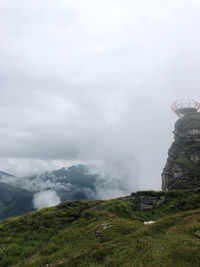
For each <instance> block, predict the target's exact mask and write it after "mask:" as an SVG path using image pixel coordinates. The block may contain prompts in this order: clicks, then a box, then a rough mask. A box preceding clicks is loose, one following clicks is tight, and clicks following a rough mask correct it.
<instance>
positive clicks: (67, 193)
mask: <svg viewBox="0 0 200 267" xmlns="http://www.w3.org/2000/svg"><path fill="white" fill-rule="evenodd" d="M97 179H98V174H90V171H89V167H88V166H85V165H77V166H71V167H69V168H61V169H58V170H54V171H51V172H49V171H47V172H44V173H42V174H40V175H33V176H29V177H17V176H14V175H12V174H9V173H6V172H3V171H0V196H1V197H0V201H1V202H0V219H3V218H7V217H10V216H18V215H22V214H24V213H26V212H29V211H32V210H34V207H33V202H32V201H33V196H34V194H35V193H37V192H43V191H49V190H50V191H51V190H52V191H55V192H56V193H57V195H58V196H59V198H60V201H61V202H64V201H67V200H80V199H82V200H84V199H85V200H86V199H87V200H88V199H95V196H96V186H95V185H96V181H97ZM9 196H10V199H9ZM20 203H21V206H20Z"/></svg>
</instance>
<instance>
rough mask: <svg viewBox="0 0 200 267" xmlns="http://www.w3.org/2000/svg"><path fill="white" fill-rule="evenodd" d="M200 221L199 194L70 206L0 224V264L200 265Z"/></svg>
mask: <svg viewBox="0 0 200 267" xmlns="http://www.w3.org/2000/svg"><path fill="white" fill-rule="evenodd" d="M199 218H200V189H192V190H179V191H169V192H154V191H146V192H137V193H133V194H132V195H130V196H128V197H123V198H118V199H112V200H106V201H100V200H90V201H86V200H85V201H68V202H65V203H62V204H60V205H58V206H56V207H52V208H44V209H42V210H40V211H37V212H35V211H34V212H31V213H28V214H26V215H24V216H21V217H17V218H9V219H7V220H5V221H3V222H0V235H1V250H0V255H1V257H0V265H1V266H38V267H39V266H74V267H75V266H124V267H125V266H173V267H176V266H177V267H178V266H200V254H199V251H200V239H199V238H200V221H199ZM154 221H155V222H154Z"/></svg>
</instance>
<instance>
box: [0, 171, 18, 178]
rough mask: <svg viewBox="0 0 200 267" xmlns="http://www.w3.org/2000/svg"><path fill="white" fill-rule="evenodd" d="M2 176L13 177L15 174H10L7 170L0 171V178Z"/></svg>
mask: <svg viewBox="0 0 200 267" xmlns="http://www.w3.org/2000/svg"><path fill="white" fill-rule="evenodd" d="M2 177H15V176H14V175H12V174H9V173H7V172H2V171H0V178H2Z"/></svg>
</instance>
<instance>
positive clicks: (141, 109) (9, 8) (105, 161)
mask: <svg viewBox="0 0 200 267" xmlns="http://www.w3.org/2000/svg"><path fill="white" fill-rule="evenodd" d="M199 12H200V1H198V0H173V1H172V0H166V1H158V0H141V1H135V0H123V1H122V0H95V1H92V0H68V1H67V0H42V1H40V0H23V1H22V0H18V1H16V0H9V1H7V0H0V59H1V60H0V118H1V119H0V170H2V171H6V172H10V173H13V174H15V175H28V174H32V173H35V172H40V171H44V170H46V169H49V170H50V169H55V168H59V167H63V166H70V165H72V164H78V163H83V164H89V163H94V164H97V165H98V166H99V168H102V169H103V170H104V171H105V172H107V173H108V174H109V175H110V176H111V177H113V179H115V178H116V180H117V179H121V180H123V181H124V183H126V184H127V185H128V187H129V188H130V189H131V190H132V191H136V190H138V189H142V190H145V189H155V190H158V189H160V187H161V173H162V170H163V167H164V165H165V162H166V159H167V151H168V149H169V147H170V145H171V143H172V141H173V133H172V132H173V128H174V123H175V121H176V120H177V117H176V115H175V114H173V113H172V111H171V109H170V104H171V103H172V102H174V101H175V100H176V99H182V98H184V99H187V98H188V97H190V98H192V99H193V98H194V99H196V100H197V101H198V100H200V97H199V87H200V75H199V69H200V53H199V47H200V35H199V27H200V16H199Z"/></svg>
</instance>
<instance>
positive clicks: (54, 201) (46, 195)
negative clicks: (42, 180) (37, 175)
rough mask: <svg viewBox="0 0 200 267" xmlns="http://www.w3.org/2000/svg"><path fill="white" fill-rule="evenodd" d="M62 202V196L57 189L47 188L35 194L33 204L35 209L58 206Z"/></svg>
mask: <svg viewBox="0 0 200 267" xmlns="http://www.w3.org/2000/svg"><path fill="white" fill-rule="evenodd" d="M59 203H60V198H59V196H58V195H57V193H56V192H55V191H52V190H47V191H41V192H38V193H35V194H34V196H33V206H34V208H35V209H38V210H39V209H42V208H45V207H51V206H56V205H58V204H59Z"/></svg>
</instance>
